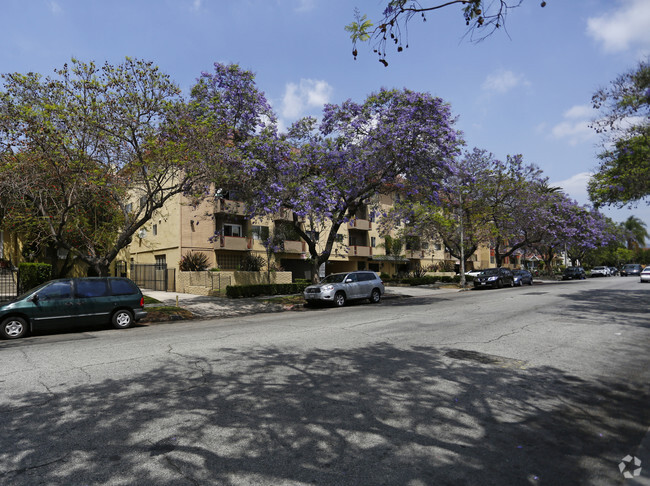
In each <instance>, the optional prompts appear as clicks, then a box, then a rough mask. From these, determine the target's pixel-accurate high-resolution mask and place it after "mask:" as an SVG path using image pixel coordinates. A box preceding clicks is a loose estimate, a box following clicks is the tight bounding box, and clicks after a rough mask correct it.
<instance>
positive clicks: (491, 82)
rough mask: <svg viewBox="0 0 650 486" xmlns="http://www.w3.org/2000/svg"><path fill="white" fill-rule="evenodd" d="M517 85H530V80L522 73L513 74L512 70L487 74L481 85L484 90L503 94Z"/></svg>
mask: <svg viewBox="0 0 650 486" xmlns="http://www.w3.org/2000/svg"><path fill="white" fill-rule="evenodd" d="M519 86H530V82H529V81H528V80H527V79H526V77H525V76H524V75H523V74H515V73H513V72H512V71H507V70H501V71H498V72H496V73H493V74H490V75H488V77H487V78H486V79H485V81H483V85H482V86H481V87H482V88H483V90H484V91H489V92H492V93H498V94H504V93H507V92H508V91H511V90H513V89H514V88H517V87H519Z"/></svg>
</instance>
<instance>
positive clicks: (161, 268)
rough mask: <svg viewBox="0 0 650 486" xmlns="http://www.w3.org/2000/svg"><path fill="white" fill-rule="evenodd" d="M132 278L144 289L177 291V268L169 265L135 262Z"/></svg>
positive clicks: (132, 268) (132, 266)
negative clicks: (168, 266)
mask: <svg viewBox="0 0 650 486" xmlns="http://www.w3.org/2000/svg"><path fill="white" fill-rule="evenodd" d="M117 271H119V270H117ZM131 280H133V281H134V282H135V283H136V284H137V285H138V287H141V288H143V289H149V290H163V291H166V292H175V291H176V269H175V268H167V265H160V264H156V263H154V264H149V265H147V264H143V263H133V264H131Z"/></svg>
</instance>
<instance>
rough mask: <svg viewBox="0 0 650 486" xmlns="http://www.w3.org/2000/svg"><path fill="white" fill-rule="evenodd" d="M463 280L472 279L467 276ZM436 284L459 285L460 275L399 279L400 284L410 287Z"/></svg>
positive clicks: (468, 280) (469, 280)
mask: <svg viewBox="0 0 650 486" xmlns="http://www.w3.org/2000/svg"><path fill="white" fill-rule="evenodd" d="M465 280H466V281H467V282H471V281H472V278H471V277H470V276H467V277H466V278H465ZM438 282H441V283H460V275H454V276H453V277H452V276H451V275H435V276H433V275H428V276H425V277H409V278H403V279H401V283H403V284H406V285H410V286H412V287H413V286H416V285H431V284H435V283H438Z"/></svg>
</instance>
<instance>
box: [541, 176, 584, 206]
mask: <svg viewBox="0 0 650 486" xmlns="http://www.w3.org/2000/svg"><path fill="white" fill-rule="evenodd" d="M591 176H592V174H591V172H580V173H578V174H575V175H572V176H571V177H569V178H568V179H565V180H563V181H556V182H551V183H549V186H551V187H556V186H559V187H561V188H562V190H563V191H564V193H565V194H567V195H568V196H570V197H571V198H573V199H575V200H576V201H578V202H579V203H580V204H587V203H588V202H589V195H588V193H587V183H588V182H589V179H590V178H591Z"/></svg>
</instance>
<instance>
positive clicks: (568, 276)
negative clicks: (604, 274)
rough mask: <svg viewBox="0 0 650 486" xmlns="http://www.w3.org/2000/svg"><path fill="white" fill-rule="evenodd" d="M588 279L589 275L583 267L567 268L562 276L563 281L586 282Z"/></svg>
mask: <svg viewBox="0 0 650 486" xmlns="http://www.w3.org/2000/svg"><path fill="white" fill-rule="evenodd" d="M586 278H587V273H586V272H585V269H584V268H582V267H566V268H565V269H564V273H563V274H562V280H584V279H586Z"/></svg>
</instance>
